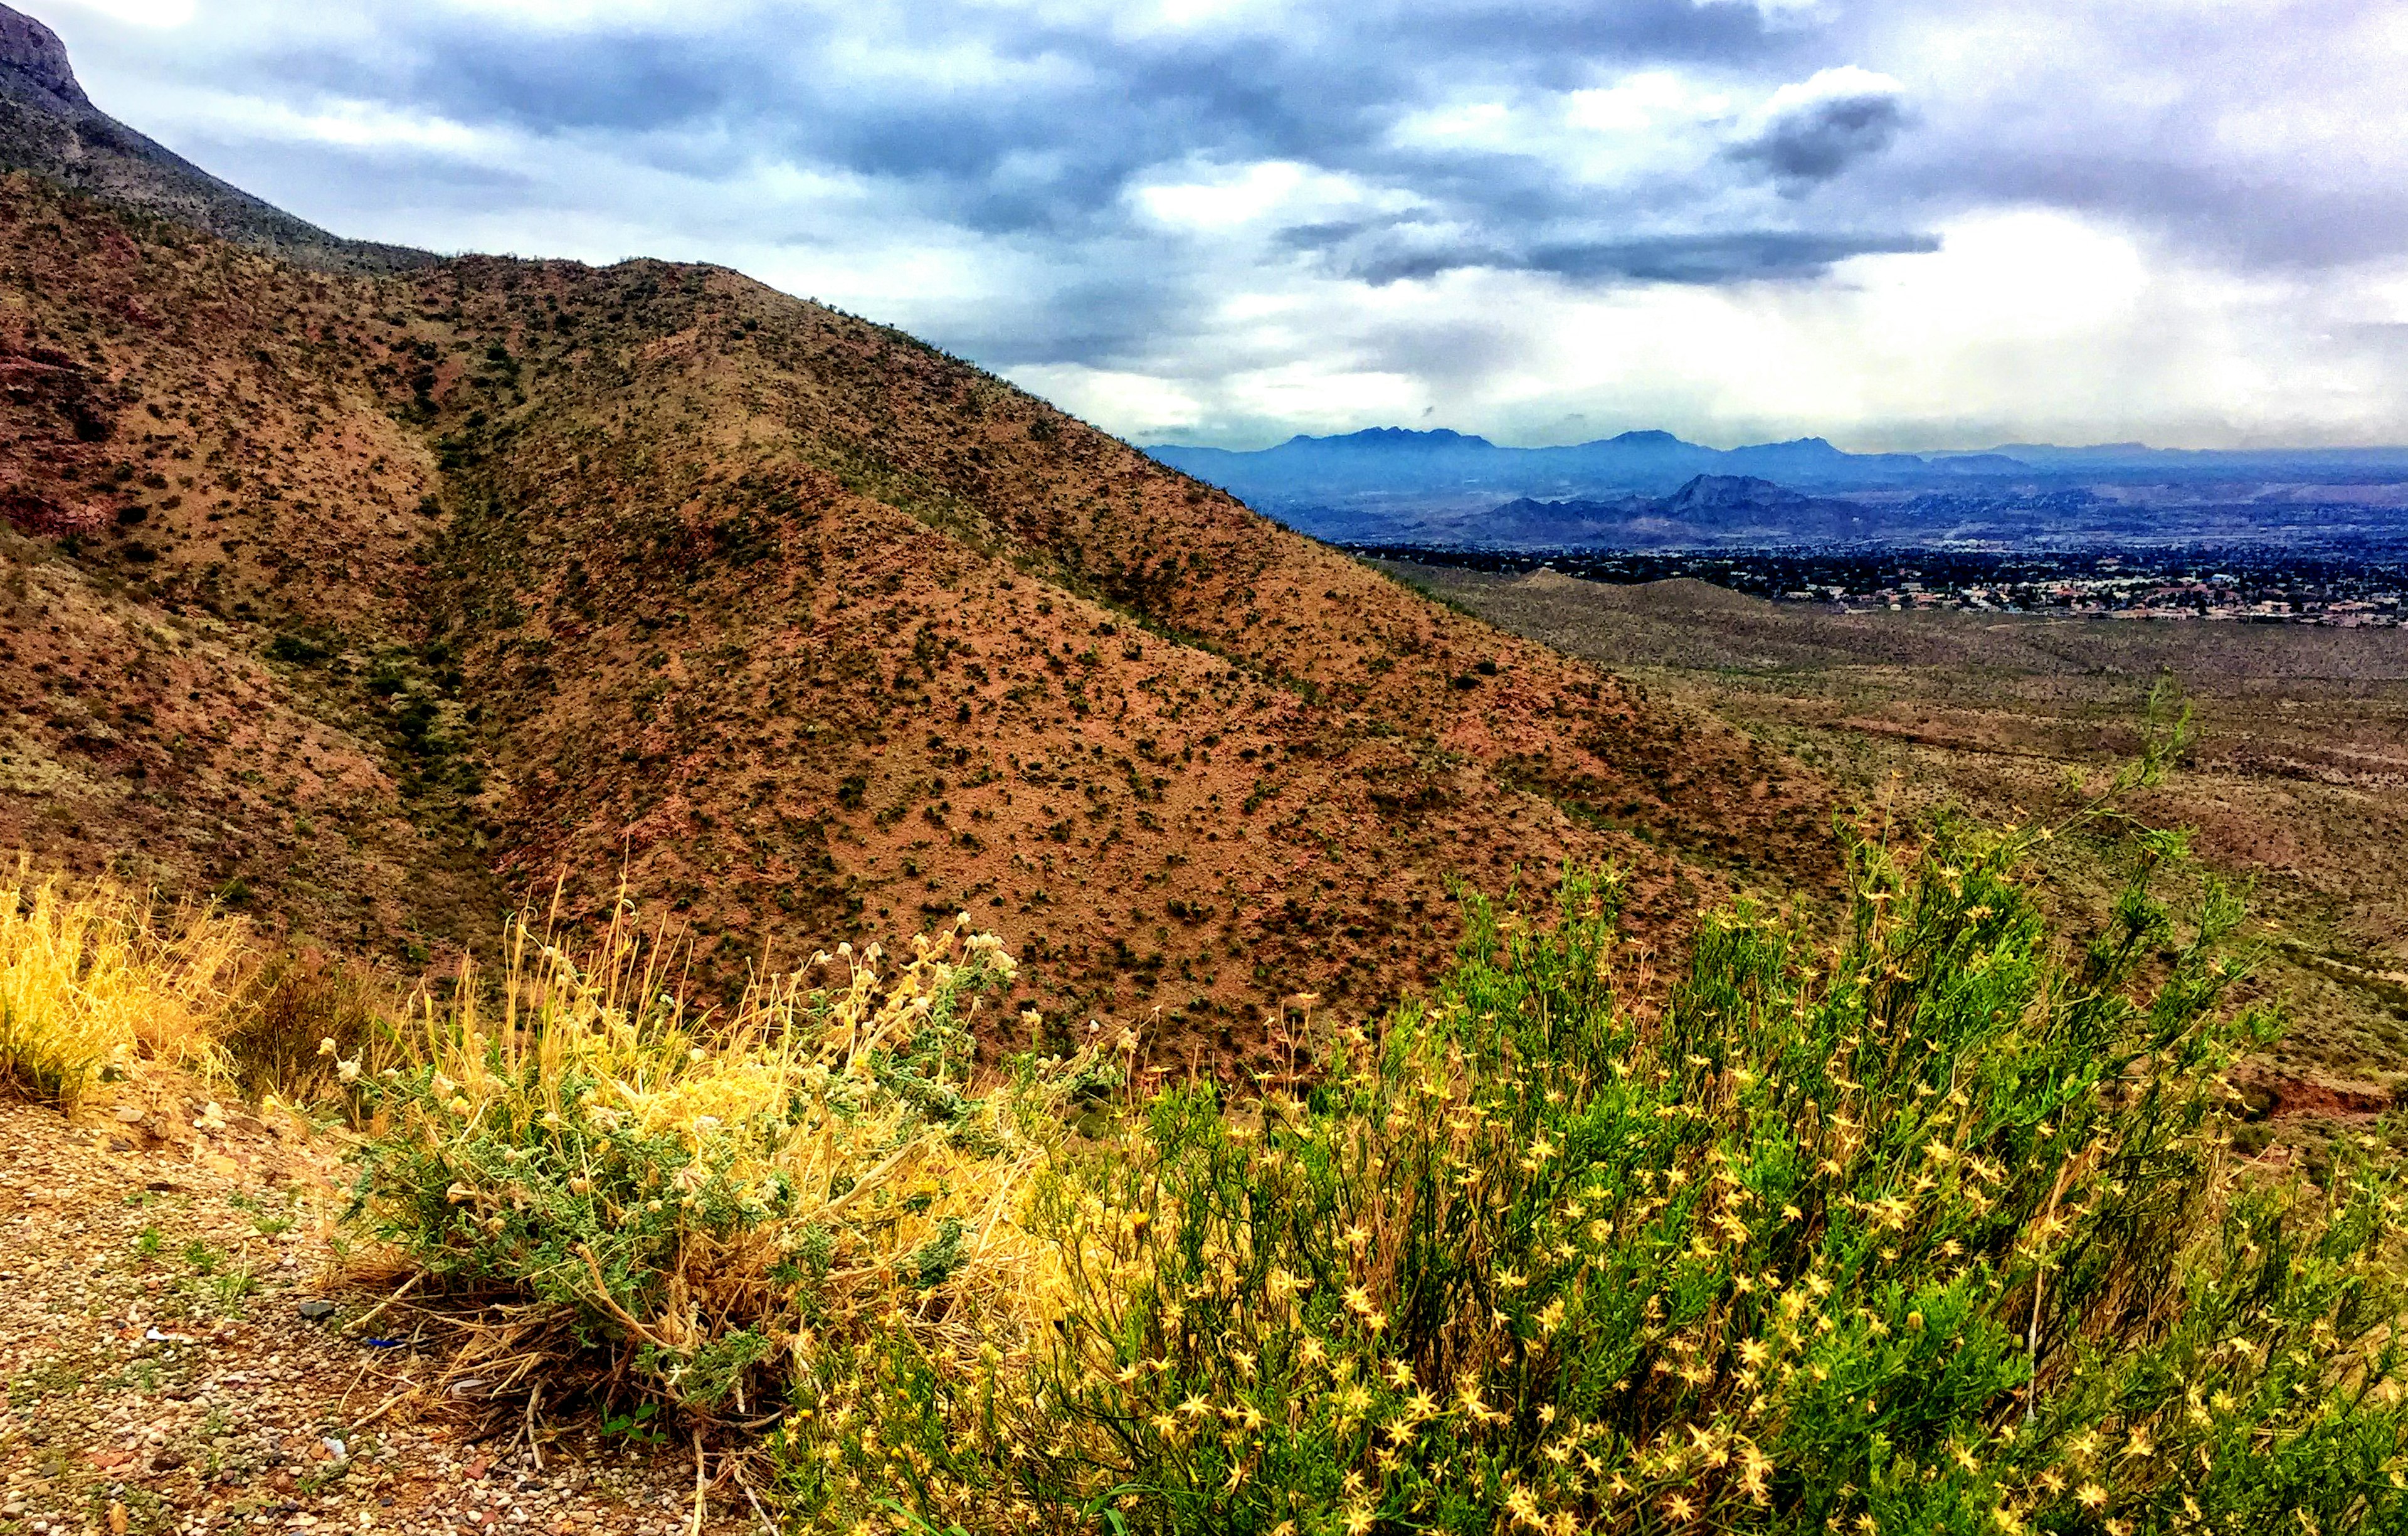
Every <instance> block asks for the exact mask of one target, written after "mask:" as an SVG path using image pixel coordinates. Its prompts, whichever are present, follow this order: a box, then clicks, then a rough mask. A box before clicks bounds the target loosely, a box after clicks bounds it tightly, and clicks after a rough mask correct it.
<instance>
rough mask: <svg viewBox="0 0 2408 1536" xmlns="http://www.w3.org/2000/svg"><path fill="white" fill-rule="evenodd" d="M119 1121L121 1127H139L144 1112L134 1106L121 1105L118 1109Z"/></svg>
mask: <svg viewBox="0 0 2408 1536" xmlns="http://www.w3.org/2000/svg"><path fill="white" fill-rule="evenodd" d="M117 1119H118V1122H119V1124H121V1125H127V1126H138V1125H140V1124H141V1123H142V1112H141V1111H140V1110H139V1109H137V1108H136V1107H135V1106H134V1105H132V1104H121V1105H119V1106H118V1107H117Z"/></svg>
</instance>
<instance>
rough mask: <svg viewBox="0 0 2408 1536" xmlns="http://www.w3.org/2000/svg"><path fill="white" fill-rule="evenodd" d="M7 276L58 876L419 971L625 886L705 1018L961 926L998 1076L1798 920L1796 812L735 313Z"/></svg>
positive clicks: (13, 499)
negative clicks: (1005, 990)
mask: <svg viewBox="0 0 2408 1536" xmlns="http://www.w3.org/2000/svg"><path fill="white" fill-rule="evenodd" d="M44 36H47V35H44ZM12 48H13V49H14V50H15V53H16V55H17V56H23V55H25V54H26V53H27V51H28V50H27V48H26V46H25V45H24V44H23V42H22V39H21V40H20V41H19V42H17V43H15V44H12ZM291 253H292V252H291V251H290V250H289V249H287V250H286V254H287V255H289V254H291ZM312 261H313V263H315V262H316V261H317V258H316V257H315V256H313V257H312ZM319 266H320V267H321V268H322V264H319ZM0 269H5V274H0V275H5V279H6V280H5V282H0V295H6V296H5V297H0V517H5V522H6V527H5V529H0V640H5V644H0V847H22V848H24V849H27V850H29V851H30V852H32V853H33V854H35V855H36V857H38V858H40V859H42V860H44V861H45V862H47V863H51V864H58V865H64V866H67V867H71V868H79V869H83V870H86V871H91V872H97V871H101V870H108V871H112V872H114V873H116V874H117V875H119V876H120V877H121V878H124V879H129V880H133V881H136V882H140V883H150V884H155V885H156V886H158V887H159V888H160V889H162V890H163V891H165V892H167V893H169V894H181V895H190V896H198V895H208V894H214V895H216V896H217V897H219V898H220V899H222V900H225V901H228V902H231V903H235V904H237V905H243V906H246V907H247V909H248V910H250V911H251V912H254V913H255V914H257V916H258V919H259V921H260V922H262V923H263V924H265V925H266V926H269V927H270V928H272V929H276V930H279V931H282V932H285V933H287V934H289V935H290V936H292V937H294V939H296V940H300V939H307V940H311V941H314V942H317V943H321V944H323V945H326V946H329V947H332V948H336V949H343V950H355V951H365V952H370V953H377V954H381V955H387V956H389V957H392V958H394V960H396V961H398V962H400V963H405V964H409V965H423V964H436V965H440V964H442V963H443V962H444V956H446V955H451V954H454V953H456V952H458V951H459V950H462V949H475V950H486V951H490V948H491V945H492V943H493V940H494V937H495V931H496V927H497V924H498V919H499V916H500V914H501V913H502V912H504V911H506V910H508V909H509V907H510V906H512V905H513V904H515V903H517V902H520V901H522V900H525V899H530V898H532V899H535V900H537V901H538V903H542V904H546V905H548V906H549V907H550V909H551V910H552V911H553V912H555V913H556V915H557V916H558V918H559V920H560V921H562V922H563V923H565V924H567V925H570V926H575V925H578V924H581V923H583V922H586V921H589V920H592V919H595V918H596V917H598V916H600V915H601V914H603V913H606V912H609V911H610V910H611V909H612V907H613V904H614V903H615V902H617V901H618V900H619V899H620V894H621V890H622V882H623V880H624V889H625V890H626V892H627V893H629V895H630V897H631V898H633V899H635V900H637V901H638V904H639V906H640V907H641V908H642V910H643V911H644V912H646V913H647V915H648V916H651V917H658V918H660V919H662V920H665V921H672V922H674V923H676V924H677V925H679V926H681V929H682V931H684V932H685V933H686V934H688V935H690V936H691V939H692V941H693V949H692V961H691V963H692V966H693V968H694V970H693V974H694V977H695V982H696V983H697V984H698V985H699V986H701V987H703V988H704V990H705V991H706V992H709V991H712V990H718V989H725V988H731V987H733V986H735V985H738V984H739V983H740V982H741V980H742V978H743V977H744V975H745V974H746V973H747V969H748V968H749V967H751V966H753V965H756V964H758V963H759V962H760V961H761V960H762V959H763V957H764V954H765V949H766V951H767V957H768V959H769V960H770V962H771V963H774V964H784V963H791V962H793V961H794V960H796V959H797V958H800V957H803V956H806V955H808V954H809V953H810V950H811V949H813V948H816V947H833V945H834V943H835V942H836V941H837V940H845V939H850V940H853V941H854V942H856V943H858V942H863V941H867V940H882V941H884V942H886V943H887V944H888V945H890V946H894V945H896V944H898V943H900V942H901V941H902V940H905V939H906V938H908V937H909V936H910V934H912V933H913V932H915V931H918V930H920V929H922V928H924V927H925V926H929V925H931V924H934V923H938V922H941V921H945V920H948V919H950V917H951V916H952V914H953V913H954V912H970V913H972V914H973V916H974V920H975V921H976V922H977V923H978V924H979V925H980V926H982V927H989V928H992V929H994V930H995V931H996V932H998V933H1000V934H1001V935H1003V937H1004V938H1005V939H1006V940H1008V941H1009V942H1010V943H1011V946H1012V948H1013V950H1014V951H1015V952H1016V953H1017V954H1019V955H1021V956H1022V957H1023V959H1024V961H1025V968H1026V969H1025V972H1024V992H1023V995H1022V997H1021V998H1020V999H1019V1000H1018V1001H1017V1002H1015V1003H1014V1005H1013V1012H1016V1011H1017V1008H1018V1007H1019V1006H1020V1004H1021V1003H1023V1002H1025V1003H1031V1004H1034V1005H1035V1006H1037V1007H1039V1008H1040V1009H1041V1010H1042V1011H1043V1013H1044V1015H1045V1018H1046V1020H1047V1023H1046V1025H1045V1033H1044V1034H1043V1035H1042V1036H1040V1037H1039V1038H1041V1039H1048V1040H1054V1041H1059V1040H1060V1039H1063V1038H1067V1037H1065V1036H1063V1035H1062V1034H1060V1033H1059V1032H1060V1031H1061V1030H1063V1029H1064V1028H1065V1027H1067V1026H1070V1025H1073V1024H1075V1023H1076V1022H1077V1021H1080V1020H1083V1019H1084V1018H1085V1017H1087V1016H1088V1015H1089V1014H1090V1013H1110V1014H1113V1015H1116V1016H1119V1017H1124V1018H1128V1019H1131V1020H1134V1021H1140V1022H1142V1023H1144V1024H1145V1025H1146V1026H1147V1031H1148V1033H1147V1039H1148V1049H1149V1050H1150V1052H1152V1053H1153V1055H1154V1056H1155V1058H1156V1059H1159V1060H1163V1061H1192V1060H1199V1059H1200V1060H1205V1061H1216V1062H1223V1063H1230V1064H1237V1063H1246V1062H1256V1063H1258V1062H1259V1061H1260V1060H1262V1059H1263V1058H1262V1057H1261V1055H1260V1053H1261V1052H1262V1051H1263V1050H1264V1049H1265V1046H1266V1041H1268V1040H1269V1038H1270V1033H1271V1032H1274V1031H1275V1026H1274V1024H1273V1022H1272V1021H1274V1020H1276V1019H1277V1018H1278V1017H1280V1016H1281V1015H1282V1012H1283V1008H1284V1007H1285V1004H1283V1001H1282V999H1283V998H1289V997H1292V996H1293V995H1295V994H1297V993H1302V992H1312V993H1317V994H1319V995H1320V996H1322V997H1324V998H1327V999H1329V1000H1330V1002H1331V1003H1332V1004H1333V1005H1335V1006H1338V1007H1340V1008H1342V1009H1344V1010H1346V1011H1348V1012H1355V1011H1357V1010H1359V1009H1364V1008H1369V1007H1370V1006H1372V1005H1374V1004H1375V1003H1377V1002H1378V1001H1379V1000H1381V999H1383V998H1387V997H1391V996H1394V995H1395V994H1396V993H1397V992H1398V991H1399V990H1401V989H1402V988H1404V987H1406V986H1408V985H1411V984H1413V983H1416V982H1417V981H1419V980H1421V979H1422V978H1424V977H1425V976H1426V974H1427V971H1428V968H1430V967H1431V966H1433V965H1435V964H1436V963H1438V962H1439V961H1441V959H1442V958H1443V956H1444V955H1445V954H1446V953H1447V950H1448V947H1449V940H1450V939H1451V938H1452V936H1453V935H1454V934H1455V931H1456V928H1457V925H1456V921H1455V907H1454V906H1453V904H1452V902H1451V900H1450V897H1449V894H1448V890H1449V885H1448V883H1449V882H1450V880H1452V879H1455V878H1456V877H1461V878H1464V879H1467V880H1469V881H1470V882H1472V883H1475V884H1479V885H1484V886H1491V887H1493V886H1496V885H1499V884H1501V883H1504V882H1506V881H1507V880H1509V879H1512V878H1516V871H1519V875H1520V878H1526V879H1546V878H1549V872H1550V871H1552V870H1553V869H1554V868H1556V867H1557V866H1558V864H1559V863H1560V862H1561V861H1563V860H1565V859H1577V860H1598V859H1608V860H1613V861H1616V862H1618V863H1620V864H1622V865H1623V866H1624V867H1625V868H1628V869H1629V870H1630V871H1631V879H1632V881H1633V883H1634V888H1635V892H1636V896H1637V899H1636V900H1635V902H1634V907H1635V910H1636V916H1637V924H1638V932H1639V934H1640V935H1641V938H1642V940H1645V941H1647V942H1651V943H1654V944H1656V945H1658V946H1663V945H1669V944H1672V943H1675V942H1677V940H1678V938H1679V935H1680V934H1681V932H1682V931H1683V924H1684V921H1686V919H1687V917H1688V916H1689V914H1692V913H1694V912H1695V911H1696V908H1697V903H1698V900H1699V897H1701V896H1704V895H1706V894H1709V893H1710V892H1712V891H1713V890H1715V889H1727V888H1728V887H1730V886H1731V885H1733V884H1734V883H1743V882H1749V881H1753V880H1756V879H1758V878H1763V879H1767V880H1777V881H1779V882H1780V883H1783V884H1785V885H1788V884H1793V883H1799V882H1806V883H1812V882H1815V881H1819V880H1823V879H1827V878H1828V876H1829V874H1830V872H1831V864H1830V859H1829V854H1828V841H1827V837H1826V834H1825V832H1824V830H1823V829H1824V827H1825V826H1827V825H1828V805H1827V802H1826V799H1825V797H1824V792H1823V791H1822V789H1821V788H1820V786H1819V784H1818V783H1817V782H1816V781H1814V780H1813V778H1812V777H1811V775H1809V774H1807V773H1806V772H1805V771H1804V770H1803V769H1800V768H1798V767H1797V766H1796V765H1794V764H1792V763H1789V762H1788V761H1786V760H1785V759H1783V758H1781V757H1779V756H1778V755H1776V754H1772V753H1770V752H1767V751H1766V750H1764V749H1762V748H1761V747H1759V746H1758V745H1756V743H1754V742H1752V741H1750V740H1748V739H1745V738H1743V737H1742V736H1740V735H1738V734H1737V733H1735V732H1732V731H1730V730H1728V729H1727V728H1725V727H1722V726H1720V725H1715V724H1713V723H1711V722H1708V721H1706V720H1703V719H1701V718H1699V717H1694V716H1690V715H1687V714H1684V713H1682V712H1680V711H1672V710H1668V709H1665V708H1662V707H1659V706H1657V705H1656V704H1654V703H1652V702H1651V701H1650V700H1648V699H1647V698H1646V697H1645V696H1644V694H1643V693H1642V692H1641V690H1639V689H1637V688H1635V687H1633V686H1630V685H1627V684H1626V683H1624V682H1620V681H1618V680H1615V679H1613V678H1612V677H1609V676H1606V675H1603V674H1601V673H1599V672H1598V671H1596V670H1595V669H1593V668H1589V667H1587V666H1585V665H1584V664H1579V663H1575V662H1571V661H1569V660H1567V659H1565V658H1563V657H1561V656H1559V655H1557V654H1555V653H1553V652H1550V651H1547V650H1545V649H1544V648H1542V647H1540V646H1537V645H1534V644H1530V643H1527V642H1524V641H1520V640H1517V639H1512V638H1510V637H1507V636H1504V635H1501V634H1499V633H1498V632H1497V631H1495V630H1493V629H1491V628H1489V627H1487V626H1486V625H1484V624H1481V623H1479V622H1477V621H1474V620H1471V619H1469V618H1467V617H1465V616H1463V615H1461V614H1459V613H1456V612H1454V611H1451V610H1448V609H1446V608H1444V607H1441V606H1440V605H1438V604H1437V603H1435V602H1432V601H1430V600H1428V599H1426V598H1425V597H1424V596H1421V595H1420V594H1418V593H1416V592H1414V591H1412V590H1411V589H1408V588H1406V587H1403V586H1401V585H1398V584H1397V583H1396V582H1394V581H1390V580H1389V579H1387V578H1385V577H1383V576H1382V575H1380V574H1377V573H1376V572H1374V571H1373V570H1371V569H1370V568H1369V567H1365V566H1363V565H1361V564H1358V563H1356V562H1355V561H1353V560H1350V559H1348V558H1346V557H1345V556H1343V555H1341V554H1340V553H1336V552H1334V551H1331V550H1329V549H1327V548H1326V547H1323V546H1321V545H1318V544H1315V543H1313V542H1312V541H1311V540H1309V539H1306V538H1300V537H1298V536H1297V535H1295V534H1292V533H1289V532H1286V531H1283V529H1281V528H1279V527H1277V526H1276V525H1274V524H1271V523H1269V522H1267V521H1266V520H1264V519H1263V518H1261V517H1259V516H1257V515H1256V514H1254V512H1252V511H1250V510H1247V509H1246V508H1244V507H1243V506H1241V505H1240V504H1239V503H1238V502H1237V501H1235V500H1234V499H1232V498H1231V497H1229V496H1228V495H1224V494H1222V493H1219V492H1216V491H1213V490H1211V489H1210V488H1208V487H1206V486H1204V485H1201V484H1198V483H1197V482H1196V481H1193V480H1190V479H1188V478H1186V477H1184V476H1182V475H1179V474H1177V473H1174V472H1172V471H1170V470H1168V469H1166V468H1164V467H1162V466H1160V465H1158V464H1156V463H1154V461H1153V460H1151V459H1149V458H1147V457H1146V456H1144V455H1143V454H1141V453H1139V452H1136V451H1134V450H1132V449H1130V448H1129V447H1127V446H1126V445H1125V444H1123V443H1120V442H1117V441H1115V440H1113V439H1111V438H1108V437H1106V436H1104V435H1103V434H1101V433H1099V432H1097V431H1096V430H1094V429H1093V428H1090V427H1088V426H1086V425H1084V424H1082V423H1079V422H1077V421H1074V420H1072V419H1070V418H1068V417H1067V416H1065V415H1063V414H1062V413H1060V412H1058V411H1056V410H1054V409H1052V408H1051V407H1049V406H1046V405H1045V404H1043V403H1042V402H1040V401H1038V400H1035V399H1033V398H1031V397H1029V396H1027V395H1023V394H1021V393H1020V392H1018V391H1016V390H1014V389H1012V388H1011V387H1010V386H1008V385H1006V384H1004V383H1002V382H1001V381H999V380H996V379H994V378H993V377H991V376H989V375H986V374H984V373H982V372H981V371H979V370H978V369H976V368H974V367H972V366H968V365H967V364H964V363H961V362H959V361H956V360H954V359H953V358H950V357H947V356H945V355H943V354H941V353H939V352H936V351H934V350H933V349H931V348H929V347H927V346H925V344H923V343H921V342H918V341H916V340H914V339H912V338H911V337H908V336H905V335H903V334H901V333H899V332H896V331H894V330H891V329H888V328H886V327H882V326H880V325H876V324H873V323H868V322H866V321H862V320H859V319H855V318H853V317H851V316H848V315H844V314H841V313H839V312H837V311H835V310H832V309H826V308H824V307H821V306H817V305H813V304H809V303H805V302H803V301H800V300H797V299H795V298H792V297H789V296H788V295H785V294H781V293H777V292H775V291H773V290H770V289H768V288H766V287H763V286H762V285H760V284H758V283H755V282H753V281H751V280H747V279H745V278H742V277H741V276H739V275H738V274H736V273H733V272H728V271H725V270H723V269H719V268H714V267H709V266H677V265H670V264H665V263H658V262H628V263H624V264H621V265H619V266H612V267H608V268H599V269H597V268H592V267H587V266H581V265H579V264H576V263H570V262H536V261H518V260H505V259H498V258H490V257H466V258H459V259H454V260H449V261H442V262H436V263H431V264H428V265H424V266H414V267H409V268H407V269H404V270H399V271H394V272H382V273H376V272H359V271H352V272H339V273H335V274H332V275H329V274H327V273H326V272H324V271H323V270H322V269H305V268H304V267H303V266H300V265H297V264H296V263H295V262H294V261H292V260H288V259H282V258H281V257H271V256H267V255H263V254H259V253H256V252H255V251H245V250H243V249H241V248H238V247H236V246H233V245H229V244H227V243H225V242H223V241H222V240H220V239H218V238H215V237H209V236H208V235H204V234H201V233H198V232H195V231H193V230H192V229H189V228H186V227H182V226H179V225H176V224H173V223H166V222H163V221H162V220H161V219H160V218H159V217H157V216H156V215H155V214H153V213H151V212H150V211H149V209H148V207H147V206H146V207H145V208H144V209H143V210H142V211H138V212H137V211H128V210H125V209H123V208H115V207H111V206H109V205H108V204H105V203H103V202H100V201H97V200H95V199H94V198H93V197H92V196H87V195H85V194H83V193H82V192H80V191H68V190H65V189H63V188H61V187H59V186H56V185H54V184H52V183H50V182H48V181H45V180H42V179H36V178H34V177H31V176H27V175H23V174H17V175H12V176H10V177H9V178H7V180H6V181H5V183H0ZM988 1034H989V1036H990V1038H991V1039H993V1040H995V1041H996V1042H997V1043H1011V1042H1013V1041H1015V1040H1017V1039H1025V1036H1022V1035H1020V1034H1018V1033H1017V1031H1016V1026H1011V1025H1010V1024H1009V1023H1008V1022H1005V1023H999V1024H996V1025H993V1026H990V1028H989V1030H988Z"/></svg>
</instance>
